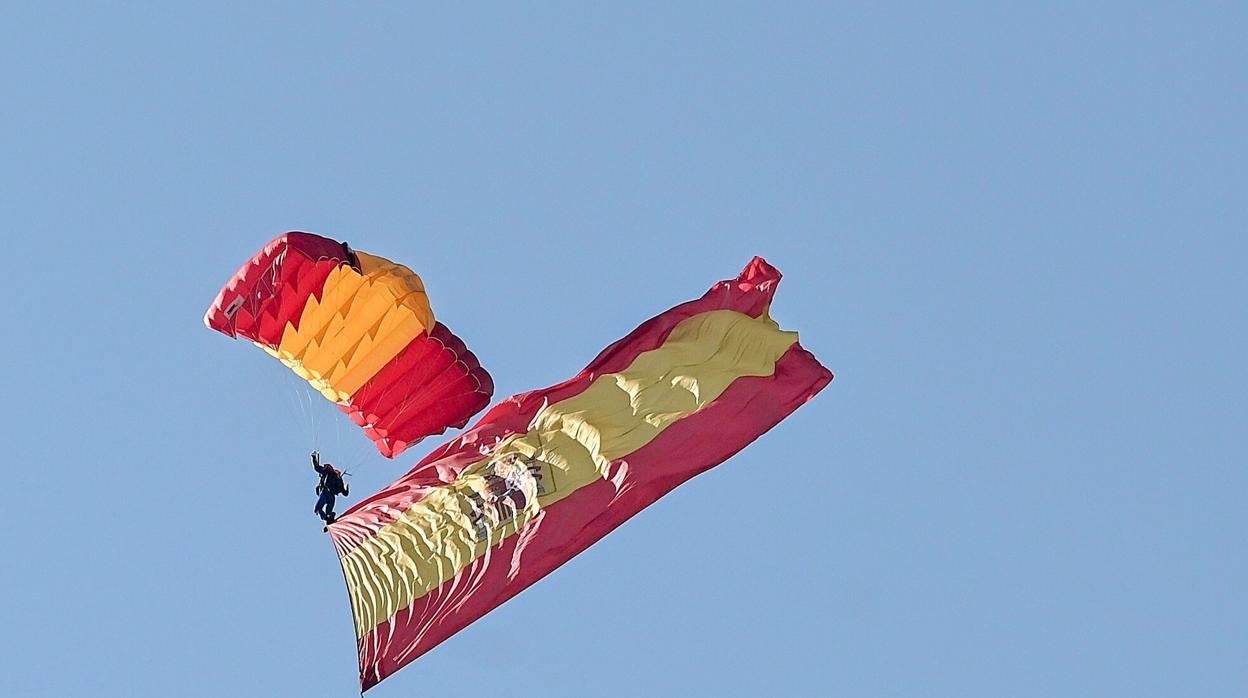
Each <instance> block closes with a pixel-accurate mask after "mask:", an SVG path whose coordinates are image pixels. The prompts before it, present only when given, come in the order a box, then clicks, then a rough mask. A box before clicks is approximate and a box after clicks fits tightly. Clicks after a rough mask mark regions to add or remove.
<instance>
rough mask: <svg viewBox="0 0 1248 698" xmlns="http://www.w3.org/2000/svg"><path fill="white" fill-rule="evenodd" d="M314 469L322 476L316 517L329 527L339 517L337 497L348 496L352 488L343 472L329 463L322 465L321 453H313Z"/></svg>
mask: <svg viewBox="0 0 1248 698" xmlns="http://www.w3.org/2000/svg"><path fill="white" fill-rule="evenodd" d="M312 469H313V470H315V471H316V472H317V473H318V474H319V475H320V476H321V481H320V483H318V484H317V486H316V493H317V494H318V495H320V496H319V497H317V500H316V509H315V511H316V515H317V516H319V517H321V520H322V521H324V522H325V525H326V527H328V526H329V524H331V523H333V522H334V520H335V519H337V518H338V515H337V514H335V513H334V498H335V497H336V496H337V495H342V496H344V497H345V496H347V495H348V494H350V492H351V488H350V487H349V486H348V485H347V481H346V480H343V479H342V471H341V470H339V469H337V468H335V467H334V466H333V465H331V464H329V463H325V464H324V465H322V464H321V452H320V451H313V452H312Z"/></svg>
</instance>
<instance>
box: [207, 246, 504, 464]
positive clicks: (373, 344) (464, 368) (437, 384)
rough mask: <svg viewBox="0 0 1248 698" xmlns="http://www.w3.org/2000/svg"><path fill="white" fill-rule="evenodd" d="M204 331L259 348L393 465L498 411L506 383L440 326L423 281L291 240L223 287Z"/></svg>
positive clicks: (342, 250) (344, 251)
mask: <svg viewBox="0 0 1248 698" xmlns="http://www.w3.org/2000/svg"><path fill="white" fill-rule="evenodd" d="M204 324H206V325H207V326H208V327H209V328H211V329H214V330H216V331H218V332H221V333H222V334H225V335H227V336H229V337H236V338H237V337H241V338H243V339H247V340H250V341H251V342H253V343H255V344H256V346H258V347H260V348H261V349H263V350H265V351H266V352H268V353H269V354H271V355H272V356H274V357H275V358H277V359H278V360H280V361H281V362H282V363H284V364H286V365H287V366H288V367H290V369H291V370H293V371H294V372H295V373H296V374H298V375H299V376H300V377H302V378H304V379H305V380H307V381H308V383H309V384H311V385H312V387H314V388H316V389H317V390H318V391H320V393H321V394H322V395H324V396H325V397H326V398H327V399H329V400H330V401H332V402H334V403H336V404H337V405H338V406H339V408H340V409H342V411H343V412H345V413H347V415H348V416H350V418H351V420H352V421H354V422H355V423H356V424H358V425H359V426H360V427H362V428H363V429H364V433H365V435H367V436H368V438H370V439H372V441H373V443H374V444H375V445H376V446H377V450H378V451H380V452H381V454H382V455H383V456H386V457H387V458H393V457H395V456H397V455H398V454H399V453H401V452H402V451H404V450H405V449H406V448H408V447H409V446H411V445H412V444H414V443H416V442H418V441H420V440H421V439H422V438H424V437H426V436H429V435H431V434H440V433H442V432H444V431H446V429H447V428H448V427H457V428H458V427H463V426H464V425H465V424H467V423H468V420H469V419H471V418H472V416H473V415H474V414H476V413H477V412H479V411H481V410H482V409H483V408H484V407H485V406H486V405H487V404H489V401H490V397H491V396H492V395H493V393H494V384H493V382H492V380H491V379H490V375H489V373H487V372H486V370H485V369H484V368H482V367H481V364H480V362H479V361H478V360H477V357H476V356H475V355H473V353H472V352H471V351H469V350H468V348H467V347H466V346H465V345H464V343H463V342H462V341H461V340H460V339H459V338H458V337H456V336H455V335H454V334H452V333H451V331H450V330H449V329H447V328H446V326H445V325H443V324H442V323H440V322H437V321H436V320H435V319H434V315H433V310H432V308H431V307H430V305H429V297H428V295H427V294H426V293H425V287H424V283H423V282H422V281H421V280H420V277H419V276H417V275H416V274H415V273H413V272H412V271H411V270H410V269H408V268H407V267H405V266H403V265H401V264H396V263H394V262H391V261H390V260H388V259H384V258H382V257H377V256H374V255H370V254H368V253H366V252H361V251H357V250H352V249H351V248H350V247H349V246H348V245H347V244H346V243H343V242H337V241H335V240H331V239H329V238H325V237H322V236H320V235H315V234H312V233H303V232H289V233H286V234H284V235H281V236H278V237H277V238H275V239H274V240H272V241H271V242H269V243H268V244H267V245H265V246H264V248H262V249H261V250H260V251H259V252H257V253H256V255H255V256H254V257H252V258H251V259H250V260H249V261H248V262H247V263H246V264H244V265H243V266H242V268H240V269H239V270H238V272H237V273H236V274H235V275H234V276H233V277H232V278H231V279H230V280H229V281H228V282H226V284H225V286H224V287H222V289H221V291H220V293H218V294H217V298H216V300H215V301H213V303H212V306H211V307H209V308H208V312H207V313H206V314H205V315H204Z"/></svg>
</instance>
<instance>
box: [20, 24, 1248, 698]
mask: <svg viewBox="0 0 1248 698" xmlns="http://www.w3.org/2000/svg"><path fill="white" fill-rule="evenodd" d="M47 5H48V4H47V3H17V2H7V3H4V5H3V8H2V9H0V94H2V95H3V97H2V99H0V230H2V231H3V232H2V235H3V239H4V241H5V245H4V246H5V248H6V249H7V251H8V253H7V255H6V257H7V260H8V261H7V263H6V264H5V271H4V273H3V274H2V275H0V284H3V291H4V298H5V299H6V300H5V302H4V303H3V304H2V305H0V320H2V326H3V327H4V328H5V333H4V341H3V342H2V343H0V346H2V347H3V348H2V349H0V351H2V352H3V365H4V366H5V367H6V369H7V370H6V377H5V380H4V390H5V393H6V397H5V399H4V400H3V403H0V411H2V412H3V414H2V415H0V416H2V419H0V425H3V430H4V431H3V434H4V438H3V444H4V446H5V455H6V458H5V461H6V468H5V476H4V480H5V482H4V484H3V490H4V492H5V499H4V504H3V506H4V510H5V512H6V514H7V516H6V523H5V525H4V526H3V527H2V528H0V531H2V532H0V544H2V545H3V550H4V562H3V564H2V565H0V584H3V591H4V594H3V599H2V600H0V658H2V659H0V667H2V668H0V695H5V696H56V697H63V696H74V695H92V696H99V697H101V698H103V697H107V696H119V697H120V696H125V697H132V696H174V695H176V696H211V697H213V698H216V697H219V696H284V695H291V696H295V695H297V696H349V695H353V693H354V691H355V686H356V657H355V649H354V641H353V633H352V629H351V621H350V616H349V611H348V604H347V599H346V593H345V590H344V588H343V583H342V580H341V577H340V573H339V569H338V564H337V561H336V559H335V557H334V553H333V550H332V548H331V546H330V544H329V541H328V539H327V538H326V537H325V536H323V535H322V534H321V531H320V526H319V525H318V523H317V521H316V519H315V517H314V515H313V514H312V506H313V501H314V494H313V492H312V487H313V484H314V482H313V475H312V473H311V471H310V470H309V469H308V468H307V465H306V462H305V458H306V453H307V451H309V450H310V449H311V448H313V447H314V446H319V447H320V448H321V450H322V451H323V452H325V453H326V454H327V455H330V456H332V457H333V458H334V459H336V460H337V461H339V462H342V463H346V464H347V465H349V466H351V468H352V470H353V472H354V473H355V477H354V480H353V483H352V484H353V490H354V491H355V492H359V493H362V492H368V491H373V490H375V489H376V488H378V487H380V486H381V485H382V484H384V483H386V482H389V481H390V480H392V479H394V478H395V477H396V476H397V475H399V474H400V473H401V472H402V471H404V470H406V468H407V467H408V466H409V465H410V464H411V463H413V462H414V461H415V460H417V459H418V458H419V457H420V456H421V455H423V453H424V452H426V451H427V450H428V449H427V448H426V447H425V446H423V445H422V446H418V447H417V448H415V449H413V450H412V451H410V452H409V453H408V454H406V456H405V457H404V458H401V459H400V460H399V461H398V462H387V461H384V460H383V459H381V458H380V457H377V456H375V455H373V454H371V453H370V448H371V447H370V446H369V445H368V443H367V442H366V441H365V439H364V438H363V437H362V436H361V435H360V434H359V433H357V432H356V431H355V430H354V427H353V426H351V425H350V424H349V423H347V422H346V420H345V419H342V418H341V417H340V416H339V415H337V414H336V412H335V411H334V410H333V408H332V406H330V405H329V404H328V403H324V402H321V401H312V402H311V403H309V402H308V400H307V397H308V395H307V392H306V390H304V389H303V388H301V387H300V383H299V381H297V380H296V379H294V378H293V376H290V375H288V373H287V372H285V370H284V369H282V368H281V367H280V366H279V365H277V364H276V363H275V362H272V361H271V360H269V359H268V358H267V357H266V356H264V355H263V354H262V353H261V352H259V351H256V350H254V349H253V348H251V347H249V346H247V345H244V344H241V343H231V342H229V341H227V340H226V339H224V338H223V337H221V336H219V335H216V334H214V333H212V332H209V331H208V330H207V329H205V328H204V327H203V325H202V324H201V320H200V318H201V316H202V313H203V311H204V309H205V307H206V306H207V305H208V303H209V302H210V301H211V300H212V298H213V296H214V294H215V292H216V290H217V288H218V287H219V286H220V284H221V283H222V282H223V281H224V280H225V279H226V278H227V277H228V276H229V275H230V274H231V273H232V272H233V271H234V270H235V268H236V267H237V266H238V265H239V264H240V263H241V262H242V261H243V260H244V259H245V258H246V257H247V256H248V255H250V254H251V253H252V252H254V250H255V249H256V248H258V247H259V246H260V245H261V244H262V243H263V242H265V241H266V240H268V239H269V238H270V237H272V236H274V235H276V234H277V233H279V232H281V231H283V230H286V229H305V230H312V231H318V232H321V233H325V234H327V235H331V236H334V237H338V238H340V239H346V240H349V241H351V242H352V243H353V244H354V245H356V246H358V247H359V248H361V249H364V250H370V251H377V252H381V253H385V254H386V255H388V256H392V257H393V258H395V259H399V260H403V261H405V262H408V263H409V264H410V265H411V266H412V267H414V268H415V269H417V270H419V271H420V272H421V273H422V274H423V275H424V278H425V279H426V281H427V283H428V285H429V287H430V289H431V290H432V292H433V298H434V302H435V308H436V309H437V311H438V312H439V314H440V316H441V317H443V318H445V319H446V321H447V322H448V323H449V324H450V325H451V326H452V327H454V328H455V329H456V331H457V332H459V333H460V334H461V335H462V336H463V337H465V338H466V339H467V340H468V341H469V342H470V344H471V345H472V346H473V347H474V348H475V349H476V351H477V352H478V353H479V355H480V356H481V358H482V361H483V362H484V363H485V364H486V365H487V366H488V367H489V368H490V369H491V370H492V372H493V374H494V376H495V378H496V381H497V384H498V395H499V396H500V397H501V396H506V395H509V394H512V393H515V392H518V391H521V390H525V389H530V388H537V387H543V386H546V385H549V384H551V383H554V382H557V381H560V380H563V379H564V378H567V377H569V376H571V375H572V374H573V373H575V372H576V371H577V370H579V368H580V367H581V366H583V365H584V364H585V363H586V362H587V361H588V360H589V359H590V358H591V357H592V356H593V355H594V354H595V353H596V352H597V351H598V350H600V349H601V348H603V347H604V346H605V345H606V344H607V343H609V342H610V341H613V340H615V339H616V338H618V337H620V336H622V335H623V334H624V333H625V332H627V331H628V330H630V329H631V328H632V327H634V326H635V325H636V324H637V323H638V322H640V321H641V320H643V319H645V318H647V317H649V316H651V315H653V314H654V313H656V312H658V311H660V310H663V309H665V308H667V307H668V306H670V305H672V304H674V303H676V302H679V301H683V300H687V299H690V298H694V297H696V296H698V295H699V294H701V292H702V291H703V290H704V289H705V288H706V287H707V286H708V285H709V284H710V283H712V282H713V281H715V280H717V279H720V278H725V277H729V276H732V275H734V274H735V273H736V272H737V271H738V270H739V269H740V268H741V266H743V265H744V264H745V262H746V261H748V260H749V258H750V256H751V255H754V254H762V255H764V256H765V257H767V259H768V260H769V261H771V262H772V263H774V264H775V265H777V266H778V267H780V269H782V270H783V271H784V272H785V274H786V279H785V281H784V283H783V285H782V286H781V289H780V292H779V295H778V297H777V303H776V307H775V309H774V315H775V317H777V319H778V320H779V321H780V322H781V323H782V324H783V325H784V326H785V327H787V328H791V329H797V330H799V331H800V332H801V336H802V342H803V343H804V344H805V345H806V346H807V347H808V348H810V349H811V350H812V351H814V352H815V353H816V354H817V355H818V356H819V357H820V358H821V359H822V360H823V361H824V362H825V363H826V364H827V365H828V366H829V367H830V368H832V369H833V370H834V371H835V372H836V373H837V380H836V381H835V382H834V383H833V384H832V386H831V387H830V388H829V389H828V390H826V391H825V392H824V393H823V394H822V395H820V396H819V397H818V398H817V399H816V400H815V401H813V402H812V403H810V404H808V405H807V406H805V407H803V408H802V409H801V410H800V411H799V412H797V413H796V414H795V415H794V416H793V417H792V418H790V419H789V420H788V421H786V422H784V423H783V424H781V425H780V426H779V427H778V428H776V429H775V430H773V431H772V432H771V433H769V434H767V435H766V436H765V437H763V438H762V439H760V440H759V441H758V442H757V443H756V444H754V445H753V446H752V447H751V448H749V449H748V450H746V451H745V452H743V453H742V454H740V455H739V456H737V457H735V458H733V459H732V460H730V461H729V462H728V463H726V464H724V465H723V466H721V467H720V468H718V469H716V470H713V471H711V472H710V473H708V474H707V475H704V476H702V477H699V478H697V479H696V480H694V481H693V482H690V483H689V484H687V485H686V486H684V487H683V488H681V489H679V490H677V491H676V492H675V493H673V494H672V495H670V496H669V497H667V498H666V499H664V500H662V501H661V502H659V503H658V504H656V505H655V506H654V507H652V508H651V509H649V510H647V511H645V512H642V514H641V515H639V516H638V517H637V518H635V519H633V520H632V521H631V522H629V523H628V524H627V525H625V526H623V527H622V528H620V529H619V530H617V531H616V532H615V533H613V534H612V535H610V536H609V537H608V538H607V539H606V540H604V541H602V542H601V543H600V544H599V545H597V546H595V547H594V548H592V549H591V550H590V551H588V552H587V553H586V554H584V555H582V556H581V557H579V558H577V559H575V560H574V561H572V562H571V563H570V564H568V565H566V566H565V567H563V568H562V569H560V570H558V571H557V572H555V573H554V574H553V575H551V576H550V577H548V578H547V579H546V580H544V581H543V582H541V583H540V584H538V585H537V586H535V587H533V588H532V589H530V590H529V591H527V592H525V593H524V594H522V595H521V596H520V597H518V598H517V599H515V600H513V601H512V602H510V603H508V604H507V605H506V606H504V607H503V608H501V609H499V610H497V611H496V612H494V613H492V614H491V615H489V616H488V617H486V618H485V619H484V620H482V621H480V622H478V623H476V624H475V625H473V626H471V627H470V628H469V629H468V630H466V631H465V632H462V633H460V634H459V635H458V636H456V637H454V638H452V639H451V640H450V641H448V642H446V643H445V644H443V645H442V646H440V647H439V648H438V649H436V650H435V651H433V652H431V653H430V654H428V655H426V656H425V657H424V658H422V659H421V660H419V661H418V662H417V663H416V664H414V665H412V666H410V667H408V668H407V669H405V670H404V671H402V672H401V673H400V674H398V675H396V676H395V677H393V678H392V679H390V680H388V681H387V682H386V683H384V684H382V685H381V686H380V687H378V688H377V689H375V691H373V692H370V696H373V698H388V697H391V696H393V697H398V696H419V695H425V696H431V695H458V694H460V693H463V692H473V693H482V692H485V693H490V692H492V691H494V690H496V689H497V690H506V691H521V692H530V691H535V690H537V689H538V687H540V688H541V690H542V691H543V695H546V696H578V697H579V696H584V695H603V696H639V695H672V696H676V695H699V696H703V695H705V696H763V695H783V696H916V697H924V698H926V697H929V696H957V697H959V698H965V697H968V696H985V697H992V698H996V697H998V696H1003V695H1008V696H1036V697H1043V698H1052V697H1053V696H1063V697H1067V696H1070V697H1075V696H1179V695H1184V696H1202V697H1204V696H1242V695H1244V694H1245V692H1246V691H1248V662H1246V661H1245V658H1246V657H1248V601H1246V600H1245V598H1244V590H1245V588H1246V587H1248V556H1246V554H1245V545H1244V532H1245V528H1246V527H1248V507H1246V503H1245V499H1246V497H1248V467H1246V466H1248V459H1246V458H1245V447H1244V437H1245V432H1246V431H1248V429H1246V426H1248V397H1246V396H1248V391H1246V388H1248V375H1246V373H1248V372H1246V369H1245V357H1246V356H1248V351H1246V350H1248V346H1246V345H1248V313H1245V310H1244V301H1245V291H1246V290H1248V282H1246V281H1245V276H1246V275H1245V271H1244V260H1245V257H1246V253H1248V243H1246V242H1245V231H1246V230H1248V214H1246V208H1248V207H1246V204H1245V194H1246V193H1248V147H1246V143H1248V137H1246V136H1245V128H1244V125H1245V124H1248V79H1246V77H1248V48H1246V43H1245V38H1244V37H1245V36H1246V35H1248V10H1246V9H1245V5H1244V4H1243V3H1236V2H1227V3H1169V4H1167V5H1165V6H1162V5H1155V4H1151V3H1142V4H1141V3H1098V4H1097V6H1096V7H1091V6H1089V5H1088V3H1082V2H1080V3H1058V4H1045V6H1044V7H1038V8H1034V9H1027V10H1020V9H1002V8H1000V7H999V6H997V5H996V4H995V3H993V4H987V3H986V4H983V5H979V4H974V3H969V4H968V3H952V4H951V3H909V4H905V5H884V4H880V3H868V4H865V5H867V7H858V8H854V7H836V6H832V5H831V4H830V3H810V4H800V3H785V4H784V7H783V8H781V7H780V6H778V5H773V4H772V3H759V4H756V5H744V4H737V3H724V4H720V3H715V4H714V7H712V4H711V3H689V4H685V5H684V6H683V8H680V9H674V8H671V7H669V5H670V3H655V4H639V5H635V6H633V7H630V8H620V9H614V10H610V11H604V10H588V9H585V8H584V7H582V6H581V5H582V4H581V3H567V4H542V5H541V6H540V7H536V8H529V9H523V10H519V9H514V8H511V9H509V8H488V9H486V8H481V9H478V10H456V11H453V12H449V13H448V12H447V11H444V10H441V9H434V8H431V7H423V8H419V9H399V8H397V7H395V6H389V7H378V6H375V5H371V4H369V5H354V4H353V5H347V4H342V5H330V4H323V3H315V4H314V3H293V2H292V3H264V4H263V5H264V7H263V8H261V7H257V6H255V4H253V3H245V4H238V5H234V6H231V7H229V8H228V9H225V8H223V7H220V6H219V5H218V6H216V7H214V9H211V10H208V9H203V10H190V9H179V10H171V9H167V8H161V7H158V6H157V5H156V4H155V3H129V4H124V5H117V6H110V7H108V8H104V7H102V6H100V5H96V4H92V5H90V6H88V5H87V4H85V3H82V4H78V3H70V4H65V5H63V6H60V7H49V6H47ZM1190 5H1198V6H1199V7H1191V6H1190ZM206 7H207V6H206ZM436 443H440V440H436V441H433V442H431V443H430V445H433V444H436Z"/></svg>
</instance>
